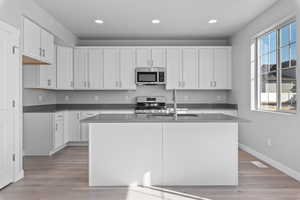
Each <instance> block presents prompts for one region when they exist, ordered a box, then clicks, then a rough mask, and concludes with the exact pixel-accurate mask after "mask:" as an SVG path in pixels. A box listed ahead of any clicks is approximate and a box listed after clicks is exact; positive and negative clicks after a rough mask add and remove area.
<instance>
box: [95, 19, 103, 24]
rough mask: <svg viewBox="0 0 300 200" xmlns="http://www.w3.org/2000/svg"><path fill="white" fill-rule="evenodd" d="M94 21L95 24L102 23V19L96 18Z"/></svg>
mask: <svg viewBox="0 0 300 200" xmlns="http://www.w3.org/2000/svg"><path fill="white" fill-rule="evenodd" d="M95 23H96V24H103V23H104V21H103V20H102V19H96V20H95Z"/></svg>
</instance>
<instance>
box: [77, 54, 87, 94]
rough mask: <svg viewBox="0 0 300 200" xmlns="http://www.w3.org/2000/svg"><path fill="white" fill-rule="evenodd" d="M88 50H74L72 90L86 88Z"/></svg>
mask: <svg viewBox="0 0 300 200" xmlns="http://www.w3.org/2000/svg"><path fill="white" fill-rule="evenodd" d="M87 69H88V49H74V88H75V89H86V88H87V78H86V77H87V71H88V70H87Z"/></svg>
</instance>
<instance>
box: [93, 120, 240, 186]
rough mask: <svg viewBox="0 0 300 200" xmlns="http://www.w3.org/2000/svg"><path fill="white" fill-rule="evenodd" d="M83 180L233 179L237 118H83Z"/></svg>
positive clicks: (105, 182) (227, 182) (109, 183)
mask: <svg viewBox="0 0 300 200" xmlns="http://www.w3.org/2000/svg"><path fill="white" fill-rule="evenodd" d="M89 137H90V138H89V139H90V140H89V141H90V145H89V185H90V186H129V185H146V186H149V185H165V186H171V185H182V186H183V185H197V186H200V185H202V186H204V185H205V186H208V185H238V123H237V122H232V123H231V122H224V123H222V122H217V123H215V122H212V123H89Z"/></svg>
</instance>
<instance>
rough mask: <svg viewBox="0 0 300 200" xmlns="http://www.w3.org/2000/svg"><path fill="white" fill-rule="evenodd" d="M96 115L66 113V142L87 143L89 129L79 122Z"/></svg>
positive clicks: (79, 112)
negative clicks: (67, 136)
mask: <svg viewBox="0 0 300 200" xmlns="http://www.w3.org/2000/svg"><path fill="white" fill-rule="evenodd" d="M97 114H98V112H97V111H66V115H67V117H66V118H67V119H66V124H65V126H66V130H67V131H66V132H67V134H68V135H69V139H68V142H87V141H88V140H89V127H88V124H85V123H80V120H83V119H85V118H88V117H92V116H94V115H97Z"/></svg>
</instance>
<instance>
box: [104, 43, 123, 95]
mask: <svg viewBox="0 0 300 200" xmlns="http://www.w3.org/2000/svg"><path fill="white" fill-rule="evenodd" d="M103 51H104V54H103V55H104V57H103V59H104V62H103V63H104V74H105V75H104V77H103V78H104V88H105V89H112V90H113V89H119V88H120V73H119V72H120V70H119V69H120V68H119V52H118V49H116V48H111V49H109V48H107V49H104V50H103Z"/></svg>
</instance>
